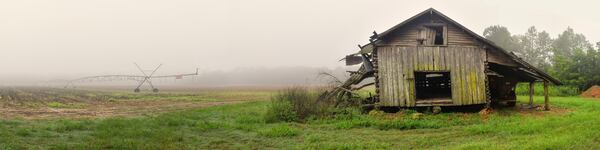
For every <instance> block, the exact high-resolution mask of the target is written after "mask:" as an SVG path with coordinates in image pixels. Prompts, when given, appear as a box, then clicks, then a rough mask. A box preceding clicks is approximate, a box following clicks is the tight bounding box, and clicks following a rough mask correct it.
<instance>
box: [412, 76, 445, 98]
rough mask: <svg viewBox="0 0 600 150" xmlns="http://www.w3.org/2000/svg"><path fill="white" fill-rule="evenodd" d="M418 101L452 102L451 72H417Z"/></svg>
mask: <svg viewBox="0 0 600 150" xmlns="http://www.w3.org/2000/svg"><path fill="white" fill-rule="evenodd" d="M415 88H416V98H417V100H451V99H452V83H451V79H450V72H415Z"/></svg>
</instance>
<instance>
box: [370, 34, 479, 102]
mask: <svg viewBox="0 0 600 150" xmlns="http://www.w3.org/2000/svg"><path fill="white" fill-rule="evenodd" d="M377 54H378V65H379V66H378V69H379V72H378V73H379V85H380V87H379V88H380V90H379V91H380V92H379V96H380V97H379V98H380V104H381V105H383V106H404V107H411V106H415V105H416V99H415V95H416V94H415V82H414V78H415V77H414V72H415V71H449V72H450V78H451V84H452V100H453V105H469V104H483V103H485V83H484V75H485V74H484V71H483V70H484V61H485V50H483V49H482V48H479V47H473V46H447V47H445V46H442V47H438V46H435V47H431V46H430V47H423V46H405V45H388V46H381V47H378V48H377Z"/></svg>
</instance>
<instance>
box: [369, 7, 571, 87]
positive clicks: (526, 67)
mask: <svg viewBox="0 0 600 150" xmlns="http://www.w3.org/2000/svg"><path fill="white" fill-rule="evenodd" d="M426 14H437V15H439V16H441V18H442V19H445V20H446V21H448V22H449V23H452V24H454V25H456V26H457V27H458V28H460V29H462V30H464V31H465V32H466V33H467V34H469V35H471V36H473V37H474V38H475V40H478V41H480V42H482V43H484V44H487V45H489V46H491V47H493V48H492V50H498V51H500V52H501V53H502V54H505V55H507V56H508V57H509V58H511V59H512V60H513V61H514V62H516V63H517V64H519V65H520V67H522V71H523V72H525V73H527V74H528V75H530V76H532V77H535V78H537V79H540V80H544V81H550V82H552V83H553V84H556V85H561V84H562V83H561V82H560V81H559V80H557V79H555V78H553V77H551V76H550V75H548V74H547V73H545V72H543V71H541V70H540V69H537V68H535V67H534V66H532V65H531V64H529V63H527V62H525V61H524V60H523V59H521V58H519V57H518V56H517V55H515V54H514V53H512V52H508V51H506V50H504V49H503V48H502V47H500V46H498V45H496V44H495V43H494V42H492V41H490V40H487V39H485V38H484V37H482V36H480V35H478V34H477V33H475V32H473V31H471V30H469V29H467V28H466V27H464V26H463V25H461V24H460V23H458V22H456V21H454V20H452V19H450V18H449V17H447V16H446V15H444V14H442V13H440V12H439V11H437V10H435V9H433V8H429V9H427V10H425V11H423V12H421V13H419V14H417V15H415V16H413V17H411V18H409V19H407V20H405V21H403V22H401V23H399V24H397V25H395V26H394V27H392V28H390V29H388V30H386V31H384V32H382V33H380V34H375V35H373V36H371V37H370V38H371V41H373V42H371V43H369V44H367V45H364V46H362V47H361V50H360V51H359V52H358V53H360V54H367V53H371V52H373V49H374V48H375V47H374V46H373V44H374V43H378V39H381V38H383V37H385V36H387V35H389V34H390V33H392V32H393V31H395V30H396V29H399V28H401V27H403V26H404V25H406V24H408V23H410V22H412V21H414V20H415V19H417V18H419V17H421V16H423V15H426ZM358 53H357V54H358Z"/></svg>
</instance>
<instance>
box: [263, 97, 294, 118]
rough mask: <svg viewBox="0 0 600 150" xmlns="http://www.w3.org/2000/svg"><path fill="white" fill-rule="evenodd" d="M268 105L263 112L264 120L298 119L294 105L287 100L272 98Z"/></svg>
mask: <svg viewBox="0 0 600 150" xmlns="http://www.w3.org/2000/svg"><path fill="white" fill-rule="evenodd" d="M268 107H269V108H268V109H267V113H266V114H265V121H266V122H278V121H287V122H291V121H297V120H299V119H298V115H296V112H295V111H294V106H292V103H290V102H289V101H285V100H277V99H274V100H272V102H271V105H269V106H268Z"/></svg>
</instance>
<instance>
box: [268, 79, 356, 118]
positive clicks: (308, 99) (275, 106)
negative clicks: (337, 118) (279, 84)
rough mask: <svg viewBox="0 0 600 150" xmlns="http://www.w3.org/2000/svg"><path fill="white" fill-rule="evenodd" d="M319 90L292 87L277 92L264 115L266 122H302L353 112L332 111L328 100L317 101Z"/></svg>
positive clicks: (320, 92) (331, 104)
mask: <svg viewBox="0 0 600 150" xmlns="http://www.w3.org/2000/svg"><path fill="white" fill-rule="evenodd" d="M322 93H324V92H323V90H321V89H314V90H309V89H308V88H305V87H292V88H288V89H285V90H282V91H280V92H278V93H277V94H276V95H274V96H273V97H272V98H271V105H269V106H268V108H267V112H266V114H265V121H266V122H277V121H287V122H291V121H303V120H305V119H307V118H311V117H316V118H321V117H329V116H331V115H349V114H351V113H353V112H348V111H349V110H344V109H333V103H332V102H331V101H330V100H318V99H319V96H320V94H322Z"/></svg>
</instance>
